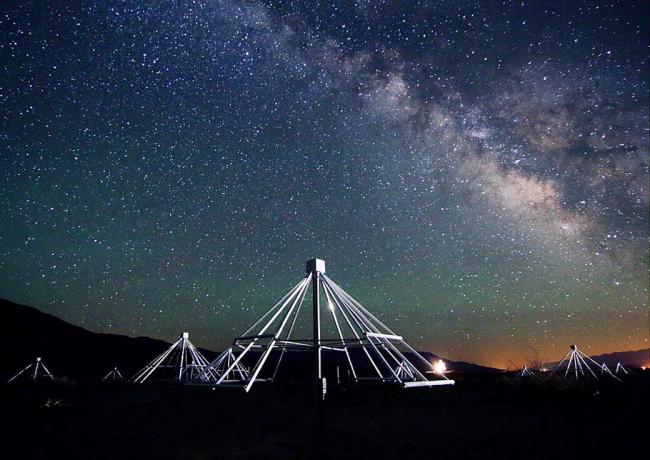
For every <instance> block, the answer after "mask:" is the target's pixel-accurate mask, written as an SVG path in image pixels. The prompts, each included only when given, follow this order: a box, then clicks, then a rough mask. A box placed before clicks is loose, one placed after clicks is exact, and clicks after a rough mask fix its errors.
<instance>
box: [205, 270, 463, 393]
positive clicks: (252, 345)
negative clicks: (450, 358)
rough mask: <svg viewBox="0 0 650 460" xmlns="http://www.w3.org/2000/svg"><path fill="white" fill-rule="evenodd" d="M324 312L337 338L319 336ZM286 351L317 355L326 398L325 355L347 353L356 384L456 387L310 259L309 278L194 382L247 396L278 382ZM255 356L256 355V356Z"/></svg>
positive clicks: (318, 381)
mask: <svg viewBox="0 0 650 460" xmlns="http://www.w3.org/2000/svg"><path fill="white" fill-rule="evenodd" d="M310 284H311V288H312V318H313V319H312V326H313V334H312V337H311V338H309V339H304V338H302V339H301V338H295V337H293V336H292V332H293V331H294V328H295V325H296V322H297V319H298V316H299V314H300V311H301V308H302V306H303V304H304V300H305V296H306V293H307V290H308V289H309V287H310ZM321 290H322V292H323V293H324V294H325V300H326V301H327V307H328V308H326V309H323V308H322V307H321V295H320V294H321ZM322 310H323V311H322ZM325 311H329V314H330V316H331V319H332V323H333V326H334V327H335V329H336V337H335V338H331V339H329V338H328V339H324V338H323V337H322V336H321V332H322V331H321V319H322V318H321V313H323V312H325ZM339 316H340V318H339ZM344 331H345V332H346V334H344ZM274 350H275V351H276V356H275V358H276V361H275V363H273V365H272V366H270V367H271V369H267V372H266V375H265V376H261V373H262V371H263V369H264V366H265V364H266V363H267V362H269V357H270V356H271V353H272V351H274ZM358 350H361V351H360V352H359V351H358ZM288 351H311V352H313V356H314V377H315V381H316V384H317V386H318V388H319V393H321V392H322V395H323V396H324V393H325V387H326V382H325V379H324V378H323V365H322V364H323V363H322V359H323V354H322V352H323V351H327V352H339V353H343V354H344V355H345V360H346V361H347V363H348V366H349V370H350V372H351V374H352V378H353V380H354V381H355V382H359V381H367V380H369V381H378V382H391V383H397V384H399V385H401V386H403V387H404V388H412V387H432V386H439V385H453V384H454V381H453V380H450V379H449V378H447V377H446V376H445V375H444V374H440V373H438V372H436V371H435V368H434V367H433V365H432V364H431V363H430V362H428V361H427V360H426V359H425V358H424V357H423V356H422V355H420V354H419V353H418V352H417V351H415V350H414V349H413V348H412V347H411V346H410V345H408V344H407V343H406V342H405V341H404V339H403V338H402V337H401V336H399V335H397V334H395V333H394V332H393V331H391V330H390V329H389V328H388V327H387V326H386V325H384V324H383V323H382V322H381V321H379V319H377V318H376V317H375V316H374V315H373V314H372V313H370V312H369V311H368V310H366V309H365V308H364V307H363V306H362V305H361V304H360V303H359V302H357V301H356V300H355V299H353V298H352V296H350V295H349V294H348V293H347V292H345V291H344V290H343V289H342V288H341V287H340V286H338V285H337V284H336V283H335V282H334V281H332V280H331V279H330V278H329V277H328V276H327V275H325V262H324V261H323V260H320V259H311V260H309V261H307V276H305V277H304V278H303V279H302V280H301V281H300V282H299V283H298V284H296V285H295V286H294V287H293V288H291V290H289V292H287V293H286V294H285V295H284V296H283V297H282V298H281V299H280V300H279V301H278V302H277V303H276V304H275V305H273V306H272V307H271V308H270V309H269V310H268V311H267V312H266V313H264V315H262V317H261V318H260V319H259V320H257V321H256V322H255V323H254V324H253V325H252V326H251V327H250V328H249V329H248V330H247V331H246V332H245V333H244V334H243V335H242V336H241V337H237V338H236V339H235V340H234V341H233V343H232V345H231V346H230V347H228V348H227V349H226V350H224V351H223V352H222V353H221V354H220V355H219V356H218V357H217V358H216V359H215V360H214V361H213V362H212V363H210V365H209V366H208V367H207V368H206V369H205V371H204V372H203V373H202V375H200V376H199V377H198V378H197V379H195V381H196V382H197V383H200V382H207V381H209V382H212V383H213V384H214V386H227V385H230V386H243V387H244V389H245V391H246V392H249V391H250V390H251V388H252V387H253V385H254V384H255V383H256V382H264V381H266V382H272V381H274V380H275V378H276V376H277V372H278V369H279V367H280V364H281V362H282V359H283V357H284V355H285V354H286V352H288ZM251 352H252V353H251ZM255 354H258V356H257V357H255ZM406 355H408V357H407V356H406ZM247 356H248V358H249V360H250V361H252V362H254V364H252V365H251V369H250V370H249V369H248V368H247V367H245V366H244V365H243V362H244V361H243V360H244V358H246V357H247ZM411 360H415V361H416V362H418V363H419V365H420V368H424V369H426V370H425V371H421V370H420V369H419V368H418V367H416V366H415V365H414V364H413V363H412V362H411ZM355 361H356V363H355ZM359 361H363V363H364V364H365V365H366V370H368V369H369V370H370V375H362V367H363V366H362V365H361V363H360V362H359ZM267 367H268V366H267ZM269 371H270V372H269ZM425 373H435V374H437V375H438V376H439V377H440V378H441V379H440V380H429V379H428V378H427V377H425V375H424V374H425Z"/></svg>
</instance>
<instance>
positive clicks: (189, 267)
mask: <svg viewBox="0 0 650 460" xmlns="http://www.w3.org/2000/svg"><path fill="white" fill-rule="evenodd" d="M396 3H397V4H395V5H393V4H392V3H391V2H379V1H357V2H337V1H331V0H328V1H323V2H317V1H311V0H306V1H304V2H275V1H269V2H262V3H254V2H249V1H246V2H238V1H235V0H232V1H206V2H201V1H192V2H189V1H174V2H171V1H169V2H167V1H160V2H144V1H135V0H134V1H120V2H117V1H98V2H80V1H66V2H59V1H56V2H54V1H53V2H4V3H3V4H2V6H0V14H1V17H0V31H1V35H0V36H1V37H2V39H1V42H0V68H1V79H0V101H1V104H0V120H1V124H0V145H1V150H0V178H1V183H0V204H1V210H0V238H1V239H0V256H1V259H0V296H2V297H5V298H8V299H10V300H13V301H17V302H21V303H25V304H30V305H33V306H36V307H39V308H41V309H43V310H45V311H48V312H51V313H54V314H56V315H59V316H61V317H62V318H64V319H66V320H69V321H71V322H73V323H76V324H80V325H83V326H85V327H87V328H89V329H91V330H95V331H102V332H114V333H125V334H129V335H150V336H154V337H159V338H163V339H167V340H170V339H172V338H174V337H175V336H176V335H177V334H178V333H179V332H180V331H181V330H189V331H190V332H191V334H192V337H193V341H194V343H196V344H197V345H202V346H205V347H211V348H214V349H218V348H220V347H222V346H223V345H224V344H226V343H229V342H230V340H231V339H232V338H233V337H234V336H235V335H237V334H238V333H240V332H241V331H243V330H245V329H246V326H247V325H248V324H250V323H251V322H252V321H253V320H254V319H255V318H256V317H257V315H258V314H259V313H260V312H262V311H264V309H265V308H266V307H268V306H270V305H271V304H272V303H273V301H274V300H276V299H277V298H278V297H279V296H281V295H282V294H283V292H284V291H285V290H288V289H289V288H290V287H291V286H293V285H294V284H295V283H296V282H297V280H298V279H299V277H301V276H303V272H304V261H305V260H306V259H308V258H309V257H312V256H318V257H321V258H323V259H325V260H326V261H327V264H328V273H329V275H330V276H331V277H332V278H333V279H334V280H336V281H337V282H338V283H339V284H340V285H341V286H343V287H344V288H345V289H346V290H347V291H348V292H350V293H351V294H352V295H353V296H355V298H357V299H358V300H359V301H360V302H361V303H363V304H364V305H366V306H367V307H368V308H369V309H371V310H373V311H374V312H375V313H376V314H377V316H379V317H380V318H381V319H382V320H384V321H385V322H386V323H387V324H388V325H389V326H390V327H392V328H394V329H395V330H397V331H399V332H400V333H401V334H403V335H404V336H405V337H406V338H407V340H409V341H410V342H412V343H413V344H414V345H416V346H417V347H419V348H421V349H427V350H431V351H433V352H436V353H439V354H441V355H443V356H448V357H449V358H455V359H465V360H472V361H477V362H481V363H485V364H491V365H497V366H509V365H510V362H511V361H512V362H513V363H515V364H517V365H518V364H520V363H521V362H523V360H524V359H526V357H527V356H528V355H530V354H531V353H533V350H537V351H538V352H539V353H541V354H542V355H543V356H545V357H548V358H558V359H559V357H560V356H559V355H560V354H563V352H564V350H565V349H566V347H567V345H568V344H569V343H578V344H580V345H581V348H583V349H584V350H585V351H587V352H594V353H595V352H604V351H613V350H623V349H635V348H641V347H645V346H647V345H648V328H649V324H648V288H647V281H648V208H649V206H648V177H649V173H648V158H649V141H648V134H649V133H648V123H649V121H648V108H649V104H648V83H649V72H648V39H649V37H648V30H649V24H648V17H649V16H650V11H649V10H650V7H649V5H648V3H647V2H645V1H640V2H607V3H601V2H594V1H586V2H573V3H571V2H557V3H554V2H547V3H538V2H494V3H491V2H476V3H474V2H465V1H450V2H396ZM564 3H571V4H569V5H567V4H564Z"/></svg>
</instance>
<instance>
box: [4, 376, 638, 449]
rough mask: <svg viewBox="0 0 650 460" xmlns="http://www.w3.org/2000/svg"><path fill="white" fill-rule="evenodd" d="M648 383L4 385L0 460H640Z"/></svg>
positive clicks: (481, 380)
mask: <svg viewBox="0 0 650 460" xmlns="http://www.w3.org/2000/svg"><path fill="white" fill-rule="evenodd" d="M649 384H650V372H646V373H642V372H639V373H637V374H636V375H635V376H631V377H629V378H628V379H627V380H626V382H624V383H623V384H611V385H602V384H601V385H600V386H598V387H594V386H591V387H589V386H588V387H582V386H574V385H567V384H565V383H562V382H559V381H544V382H541V381H534V380H530V381H524V380H521V379H517V378H514V377H506V376H500V377H490V378H488V377H485V376H476V377H473V378H471V377H465V378H460V379H459V382H458V384H457V385H456V386H455V387H452V388H435V389H418V390H401V389H399V388H395V387H389V388H385V387H383V388H381V387H354V388H349V389H337V390H335V391H333V392H332V393H331V394H330V395H329V396H330V397H329V399H328V400H327V401H326V402H325V404H324V405H323V406H322V407H321V408H320V409H319V408H318V407H317V404H316V403H315V402H314V401H313V399H312V397H311V392H310V391H309V389H308V388H307V389H305V387H306V386H305V385H298V384H289V383H286V384H277V385H267V386H263V385H259V386H258V387H257V388H254V389H253V391H252V392H251V393H250V394H246V393H244V392H243V390H241V389H221V388H220V389H218V390H212V389H210V388H198V387H175V386H157V385H149V386H135V385H129V384H124V385H117V386H115V385H91V384H85V385H82V384H76V385H31V386H29V385H28V386H17V385H14V386H12V385H4V386H3V387H2V388H1V390H0V391H1V393H0V395H1V396H0V402H1V404H2V415H3V419H4V421H5V428H4V431H3V442H2V451H0V454H1V455H0V458H7V459H9V458H12V459H13V458H16V459H18V458H100V459H103V458H161V459H167V458H170V459H171V458H181V459H231V458H232V459H257V458H262V457H263V458H266V459H275V458H323V459H348V458H349V459H393V458H400V459H408V458H458V459H467V458H513V459H514V458H528V459H531V458H532V459H536V458H573V459H577V458H585V457H587V456H592V458H604V457H606V456H608V455H614V456H616V457H618V458H620V457H621V456H628V455H639V454H640V453H641V452H643V451H644V449H643V447H644V446H645V445H647V433H648V432H649V428H650V424H649V422H648V418H647V415H648V413H649V409H650V404H649V397H648V396H649V391H650V385H649Z"/></svg>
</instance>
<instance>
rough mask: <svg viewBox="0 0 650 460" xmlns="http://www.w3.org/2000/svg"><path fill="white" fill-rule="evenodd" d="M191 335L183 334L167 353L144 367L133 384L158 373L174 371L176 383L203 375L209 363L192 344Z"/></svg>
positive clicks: (134, 378)
mask: <svg viewBox="0 0 650 460" xmlns="http://www.w3.org/2000/svg"><path fill="white" fill-rule="evenodd" d="M189 336H190V335H189V334H188V333H187V332H183V334H182V335H181V337H180V338H179V339H178V340H177V341H176V342H174V343H173V344H172V345H171V346H170V347H169V348H168V349H167V350H166V351H165V352H163V353H161V354H160V355H158V356H157V357H156V358H155V359H154V360H153V361H151V362H150V363H149V364H147V365H146V366H145V367H143V368H142V369H141V370H140V371H139V372H138V373H137V374H136V375H135V376H134V377H133V378H132V381H133V383H144V382H145V381H146V380H147V379H148V378H149V377H151V375H152V374H153V373H154V372H155V371H156V370H158V371H163V370H169V369H173V370H174V373H175V377H174V379H173V380H174V381H176V382H179V383H180V382H189V381H191V380H193V379H196V378H199V377H200V376H201V375H203V373H204V371H205V369H206V368H207V366H208V364H209V362H208V360H207V359H205V357H204V356H203V355H202V354H201V352H200V351H199V350H197V349H196V347H195V346H194V345H193V344H192V342H190V340H189Z"/></svg>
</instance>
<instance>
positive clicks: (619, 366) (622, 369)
mask: <svg viewBox="0 0 650 460" xmlns="http://www.w3.org/2000/svg"><path fill="white" fill-rule="evenodd" d="M614 373H616V374H619V373H621V374H627V369H625V367H624V366H623V365H622V364H621V363H620V362H618V363H617V364H616V369H615V370H614Z"/></svg>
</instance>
